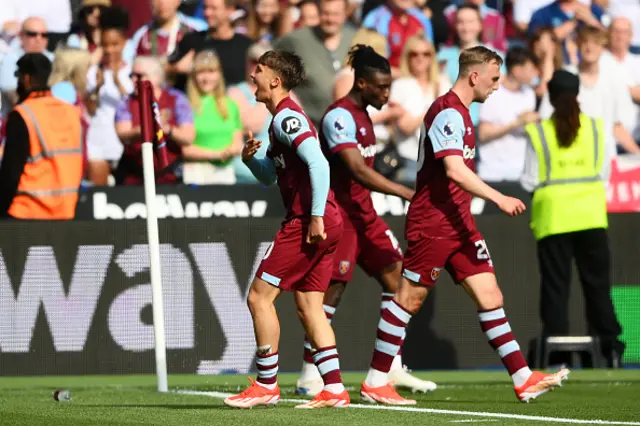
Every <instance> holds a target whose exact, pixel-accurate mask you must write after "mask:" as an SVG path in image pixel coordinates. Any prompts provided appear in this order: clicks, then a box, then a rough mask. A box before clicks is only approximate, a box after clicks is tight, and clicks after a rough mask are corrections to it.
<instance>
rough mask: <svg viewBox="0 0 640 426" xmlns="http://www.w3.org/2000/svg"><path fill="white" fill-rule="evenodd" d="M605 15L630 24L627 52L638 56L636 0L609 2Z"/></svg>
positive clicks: (639, 20) (639, 29)
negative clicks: (624, 20) (624, 19)
mask: <svg viewBox="0 0 640 426" xmlns="http://www.w3.org/2000/svg"><path fill="white" fill-rule="evenodd" d="M607 13H609V15H610V16H611V17H612V18H626V19H627V20H628V21H629V22H630V23H631V41H630V47H629V50H630V51H631V53H634V54H636V55H640V2H639V1H637V0H609V8H608V9H607Z"/></svg>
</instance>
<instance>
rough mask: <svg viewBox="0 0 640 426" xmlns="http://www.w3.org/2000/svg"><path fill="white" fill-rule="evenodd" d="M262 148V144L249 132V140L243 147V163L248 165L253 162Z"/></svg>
mask: <svg viewBox="0 0 640 426" xmlns="http://www.w3.org/2000/svg"><path fill="white" fill-rule="evenodd" d="M261 146H262V142H260V141H257V140H255V139H254V138H253V132H249V139H248V140H247V142H246V143H245V144H244V147H242V154H241V155H242V161H244V162H245V163H246V162H247V161H249V160H251V159H252V158H253V156H254V155H256V152H258V150H259V149H260V147H261Z"/></svg>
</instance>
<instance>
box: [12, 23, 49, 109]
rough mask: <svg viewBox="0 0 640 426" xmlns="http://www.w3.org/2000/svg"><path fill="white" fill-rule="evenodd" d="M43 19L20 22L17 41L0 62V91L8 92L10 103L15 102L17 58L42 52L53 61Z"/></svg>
mask: <svg viewBox="0 0 640 426" xmlns="http://www.w3.org/2000/svg"><path fill="white" fill-rule="evenodd" d="M47 31H48V30H47V24H45V22H44V20H42V19H40V18H37V17H31V18H27V19H26V20H25V21H24V22H23V23H22V28H21V30H20V35H19V43H17V44H14V45H13V48H12V50H11V51H10V52H8V53H7V54H6V55H5V56H4V57H3V58H2V63H0V92H5V93H8V94H9V100H10V101H11V103H15V101H16V99H17V97H16V93H15V91H16V89H17V87H18V78H17V77H16V70H17V63H18V59H20V58H21V57H22V55H24V54H25V53H42V54H44V55H45V56H46V57H47V59H49V60H50V61H53V53H51V52H49V51H47V41H48V37H49V36H48V32H47Z"/></svg>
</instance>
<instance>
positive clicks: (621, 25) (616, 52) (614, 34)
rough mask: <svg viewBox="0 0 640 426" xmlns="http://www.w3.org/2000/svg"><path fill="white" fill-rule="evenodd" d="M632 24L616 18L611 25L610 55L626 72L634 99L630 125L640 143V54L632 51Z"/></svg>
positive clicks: (635, 138)
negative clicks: (632, 117)
mask: <svg viewBox="0 0 640 426" xmlns="http://www.w3.org/2000/svg"><path fill="white" fill-rule="evenodd" d="M632 28H633V27H632V24H631V21H629V20H628V19H627V18H624V17H619V18H614V19H613V21H612V22H611V26H610V27H609V50H610V55H611V57H612V58H613V59H614V61H615V62H617V63H618V64H619V65H620V66H622V68H623V70H624V71H625V72H626V82H627V87H628V88H629V93H630V94H631V98H632V99H633V102H634V105H633V110H634V119H633V121H632V124H631V126H630V129H629V130H630V132H631V135H632V136H633V139H634V140H635V141H636V142H637V143H640V55H636V54H633V53H630V51H629V50H630V46H631V40H632Z"/></svg>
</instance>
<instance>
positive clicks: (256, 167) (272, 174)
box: [245, 156, 278, 185]
mask: <svg viewBox="0 0 640 426" xmlns="http://www.w3.org/2000/svg"><path fill="white" fill-rule="evenodd" d="M245 164H246V165H247V167H248V168H249V170H251V173H253V175H254V176H255V177H256V179H258V180H259V181H260V182H262V183H263V184H265V185H271V184H272V183H273V182H275V181H276V179H277V178H278V175H277V173H276V165H275V163H274V162H273V160H271V158H269V157H263V158H256V157H255V156H254V157H252V158H251V160H249V161H247V162H246V163H245Z"/></svg>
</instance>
